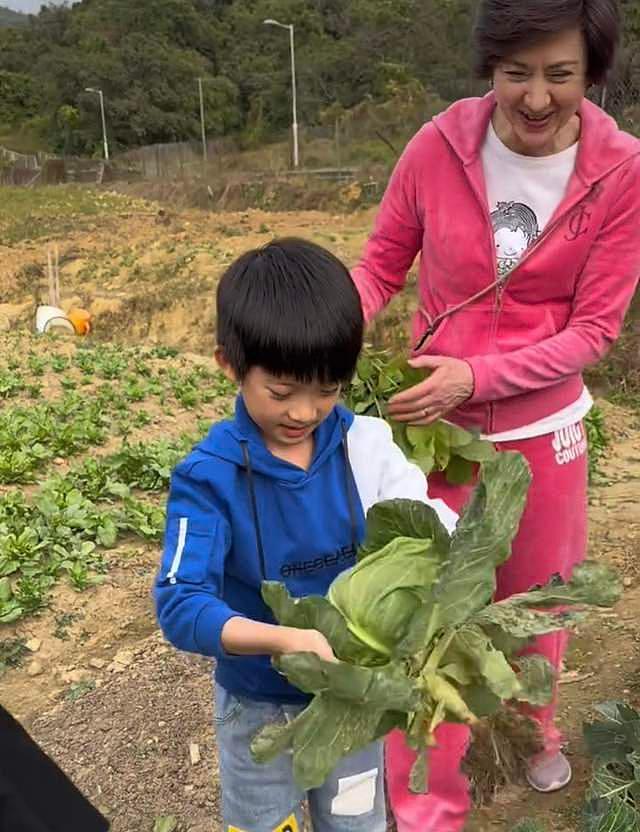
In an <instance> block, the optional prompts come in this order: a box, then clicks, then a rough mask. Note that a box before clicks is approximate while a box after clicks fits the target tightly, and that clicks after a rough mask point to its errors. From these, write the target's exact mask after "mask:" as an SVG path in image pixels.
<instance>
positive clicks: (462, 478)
mask: <svg viewBox="0 0 640 832" xmlns="http://www.w3.org/2000/svg"><path fill="white" fill-rule="evenodd" d="M473 474H474V464H473V462H469V461H468V460H466V459H463V458H462V457H461V456H458V455H457V454H456V455H454V456H452V457H451V459H450V461H449V464H448V465H447V470H446V471H445V476H446V478H447V482H448V483H449V484H450V485H466V484H467V483H469V482H471V481H472V480H473Z"/></svg>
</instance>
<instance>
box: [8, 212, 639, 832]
mask: <svg viewBox="0 0 640 832" xmlns="http://www.w3.org/2000/svg"><path fill="white" fill-rule="evenodd" d="M370 224H371V216H370V214H369V213H367V212H363V213H357V214H353V215H350V216H348V217H343V216H335V215H330V214H323V213H321V212H301V213H296V214H286V213H283V214H269V213H265V212H261V211H249V212H243V213H241V214H240V213H238V214H223V215H222V214H216V215H213V214H207V213H204V212H201V213H197V212H193V213H188V212H187V213H180V214H179V215H178V214H174V213H172V211H171V210H170V209H166V208H161V207H160V206H158V205H154V204H152V203H149V204H146V203H145V204H144V210H143V209H140V210H139V211H138V212H137V213H136V214H135V215H132V216H130V217H129V219H128V220H127V221H126V225H123V221H122V218H121V217H118V216H114V217H108V218H106V219H104V220H103V221H102V222H101V226H100V228H97V227H90V226H87V225H86V224H85V225H82V224H81V225H80V227H79V228H78V229H77V230H76V231H75V232H74V233H72V234H70V235H69V238H68V239H65V240H64V241H58V242H59V243H60V255H61V259H62V267H61V283H62V288H63V292H62V294H63V305H66V306H69V305H71V304H76V303H81V304H82V305H83V306H85V307H87V308H89V309H90V310H91V311H92V313H93V314H94V324H95V330H94V332H95V337H96V338H98V339H103V340H111V339H112V338H114V337H115V338H116V339H119V340H125V341H128V342H143V343H145V344H148V343H153V342H161V343H168V344H175V345H178V346H179V347H181V348H182V349H186V350H190V351H192V353H193V354H191V355H187V357H186V358H185V359H184V360H185V361H187V362H189V361H202V357H198V355H196V353H201V354H204V355H207V354H210V349H211V347H212V345H213V337H212V327H211V321H212V317H213V291H214V287H215V282H216V277H217V275H218V274H219V273H220V269H221V268H222V267H223V266H224V264H225V263H226V262H229V260H230V259H231V258H232V257H233V256H235V254H237V253H239V252H240V251H241V250H244V249H246V248H247V247H248V246H254V245H259V244H261V243H264V242H266V241H267V240H268V239H270V238H271V237H272V236H273V235H274V234H275V235H285V234H302V235H307V236H312V237H313V238H315V239H316V240H317V241H318V242H324V243H326V244H329V245H330V247H332V248H333V249H334V250H335V251H336V252H337V253H339V254H341V255H342V256H343V257H344V258H345V259H346V260H347V261H348V262H353V260H354V259H355V258H356V256H357V253H358V252H359V250H360V247H361V243H362V240H363V238H364V235H365V233H366V232H367V230H368V229H369V228H370ZM225 229H226V230H225ZM236 232H237V233H236ZM43 250H46V244H43V243H42V242H40V243H38V244H37V245H36V244H35V243H33V242H27V243H25V244H24V245H17V246H14V247H13V248H12V249H11V251H8V250H3V251H0V293H2V295H3V298H2V299H3V300H6V301H7V302H6V303H5V304H4V305H0V313H2V314H4V320H5V322H6V326H7V327H13V328H20V327H27V326H29V327H30V326H31V321H32V320H33V318H32V313H33V310H34V301H35V300H37V299H39V298H40V294H41V293H42V291H43V290H44V284H43V280H44V278H43V277H42V275H38V272H37V268H38V267H39V264H41V263H42V253H43ZM187 258H192V259H191V260H190V261H189V262H187V263H186V265H184V262H185V261H186V259H187ZM109 264H112V265H109ZM181 264H182V265H181ZM29 274H30V275H35V277H34V278H33V280H34V281H35V283H34V284H32V285H28V283H27V281H26V278H25V275H29ZM21 281H22V282H21ZM20 287H22V288H20ZM411 302H412V301H410V300H409V301H408V302H406V303H409V304H410V303H411ZM405 311H406V310H405V308H404V307H403V309H402V314H400V313H399V312H397V313H392V314H395V315H396V317H397V321H399V323H398V327H399V328H400V329H401V330H402V333H404V323H403V321H404V319H405ZM2 314H0V318H1V317H2ZM388 320H396V319H388ZM399 337H401V336H399ZM5 348H6V347H5ZM205 360H206V359H205ZM44 383H45V387H46V385H47V384H51V385H54V384H55V381H54V380H52V379H50V378H49V377H48V376H47V377H46V378H45V379H44ZM600 404H601V407H602V409H603V410H604V412H605V418H606V424H607V428H608V430H609V433H610V434H611V439H612V442H611V445H610V448H609V450H608V452H607V454H606V456H605V458H604V459H603V461H602V465H601V469H602V470H601V476H600V477H599V480H598V482H597V483H596V484H595V485H594V486H593V488H592V491H591V497H590V522H591V537H590V555H591V556H592V557H595V558H598V559H601V560H603V561H605V562H607V563H610V564H612V565H614V566H615V567H616V568H617V569H618V570H619V571H620V573H621V575H622V576H623V578H624V579H625V587H626V588H625V594H624V598H623V600H622V601H621V602H620V603H619V604H618V606H617V608H616V609H615V610H613V611H605V612H596V613H594V614H592V615H591V616H590V618H589V619H588V621H587V622H586V623H585V624H583V625H581V626H580V629H579V631H578V632H577V633H576V635H575V637H574V640H573V646H572V648H571V652H570V655H569V657H568V661H567V667H566V671H565V673H564V675H563V678H562V681H561V697H562V698H561V707H560V711H561V720H562V724H563V726H564V729H565V731H566V735H567V739H568V741H569V753H570V757H571V761H572V764H573V766H574V770H575V777H574V780H573V782H572V784H571V786H570V787H569V788H567V789H566V790H564V791H562V792H560V793H558V794H556V795H552V796H541V795H536V794H534V793H532V792H531V790H529V789H528V788H527V787H525V786H523V785H521V784H515V785H512V786H509V787H506V788H504V789H503V790H501V791H500V793H499V794H498V795H497V797H496V799H495V801H494V802H493V803H492V804H491V805H489V806H486V807H483V808H481V809H477V810H476V811H475V812H474V813H473V817H472V819H471V820H470V821H469V824H468V827H467V829H468V830H469V832H497V831H498V830H500V831H502V830H504V832H507V830H511V829H513V827H514V825H515V823H516V822H517V821H518V820H519V819H521V818H523V817H527V816H530V817H536V818H537V819H538V820H540V821H543V822H546V823H547V828H548V829H549V830H553V832H577V830H578V828H579V827H578V825H577V824H578V818H579V812H580V806H581V803H582V801H583V798H584V792H585V787H586V783H587V780H588V776H589V763H588V761H587V758H586V755H585V751H584V747H583V744H582V741H581V728H582V723H583V721H584V720H586V719H589V718H590V717H591V716H592V714H593V711H592V709H593V705H594V704H596V703H599V702H602V701H605V700H609V699H625V700H627V701H628V702H629V703H630V704H632V705H634V706H636V707H637V706H640V649H639V644H640V561H639V560H638V557H637V555H638V541H639V539H640V500H638V496H639V494H640V422H639V418H638V414H637V412H635V411H631V410H625V409H624V408H620V407H615V406H613V405H611V404H609V403H607V402H601V403H600ZM216 412H217V409H216V406H215V405H212V406H211V407H210V408H209V409H206V408H205V410H204V411H203V412H201V413H198V414H195V413H193V412H190V411H188V410H184V409H182V410H180V409H177V410H176V411H175V412H174V413H173V414H170V415H169V416H167V414H166V410H165V411H162V412H160V410H158V412H157V413H155V417H156V418H154V420H153V423H152V426H151V427H150V428H147V429H145V436H147V437H149V436H152V435H158V436H159V435H167V434H169V435H177V434H178V433H179V432H180V431H181V430H183V429H188V428H189V427H190V426H191V427H193V426H194V425H195V420H196V416H197V415H200V416H205V417H207V418H212V417H213V416H215V414H216ZM165 419H166V420H165ZM150 431H151V433H150ZM101 452H106V449H105V450H104V451H101ZM157 559H158V552H157V550H156V547H154V546H152V545H147V544H140V543H135V544H134V543H131V542H128V543H126V544H125V545H123V546H119V547H118V548H117V549H115V550H114V551H113V552H111V553H109V555H108V560H109V572H108V575H107V577H106V580H105V582H104V583H103V584H101V585H100V586H97V587H94V588H92V589H89V590H87V591H85V592H83V593H76V592H74V591H72V590H71V589H69V588H68V587H66V586H62V585H61V586H60V587H58V588H57V589H56V590H55V592H54V595H53V600H52V604H51V607H50V608H49V609H47V610H46V611H45V612H44V613H43V614H42V615H41V616H40V617H38V618H29V619H27V620H26V621H24V622H21V623H18V624H16V625H4V626H0V640H2V639H6V638H11V637H14V636H21V637H24V638H26V639H28V640H29V643H30V645H31V648H32V652H31V653H30V655H29V656H28V657H27V659H26V661H24V662H23V664H22V665H21V666H20V667H18V668H16V669H12V670H9V671H7V672H6V673H5V674H4V675H3V676H2V677H0V691H1V693H0V696H1V699H2V702H3V704H4V705H6V706H7V707H8V708H9V709H10V710H11V711H12V712H13V713H14V714H15V715H16V716H17V717H18V718H19V719H20V720H21V721H22V722H23V723H24V724H25V726H26V727H27V728H28V729H29V730H30V731H31V732H32V734H33V735H34V737H35V738H36V739H37V740H38V742H40V743H41V744H42V746H43V747H44V748H45V749H46V750H47V751H48V752H49V753H50V754H51V755H52V756H53V757H54V758H55V759H56V760H57V761H58V762H59V764H60V765H61V766H62V767H63V768H64V769H65V770H66V771H67V772H68V773H69V775H70V776H71V777H72V778H73V779H74V781H75V782H76V783H77V784H78V786H79V787H80V788H81V789H82V790H83V791H84V792H85V794H87V795H88V796H89V797H90V798H91V799H92V800H93V801H94V802H95V803H96V804H97V805H98V806H99V807H100V808H101V809H102V811H103V812H104V813H105V814H106V815H107V816H108V817H109V818H110V820H111V821H112V829H113V832H152V830H153V829H154V824H155V822H156V820H157V819H158V818H159V817H162V816H174V817H175V819H176V821H177V824H178V826H177V830H178V832H214V830H216V831H217V830H220V829H221V822H220V820H219V817H220V816H219V795H218V790H217V761H216V753H215V746H214V735H213V726H212V720H211V713H212V708H211V705H212V702H211V699H212V686H211V680H210V670H211V667H210V664H209V662H207V661H205V660H204V659H202V658H199V657H194V656H187V655H181V654H178V653H176V651H174V650H173V648H171V647H169V646H168V645H167V644H165V643H163V641H162V639H161V637H160V636H159V634H158V632H157V626H156V622H155V619H154V615H153V609H152V604H151V598H150V588H151V585H152V581H153V578H154V573H155V569H156V566H157Z"/></svg>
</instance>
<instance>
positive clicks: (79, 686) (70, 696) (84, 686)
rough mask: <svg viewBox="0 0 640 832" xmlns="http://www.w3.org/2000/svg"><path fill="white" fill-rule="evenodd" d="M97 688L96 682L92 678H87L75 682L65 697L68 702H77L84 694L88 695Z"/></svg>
mask: <svg viewBox="0 0 640 832" xmlns="http://www.w3.org/2000/svg"><path fill="white" fill-rule="evenodd" d="M95 689H96V683H95V682H94V681H93V680H92V679H86V680H85V681H83V682H74V684H72V685H71V687H70V688H69V690H68V691H67V692H66V693H65V695H64V698H65V699H66V700H67V702H77V701H78V699H82V697H83V696H86V695H87V694H88V693H91V691H92V690H95Z"/></svg>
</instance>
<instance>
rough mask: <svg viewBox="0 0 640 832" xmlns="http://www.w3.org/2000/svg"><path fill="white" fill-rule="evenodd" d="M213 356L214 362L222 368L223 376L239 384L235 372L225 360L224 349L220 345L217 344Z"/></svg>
mask: <svg viewBox="0 0 640 832" xmlns="http://www.w3.org/2000/svg"><path fill="white" fill-rule="evenodd" d="M214 357H215V359H216V363H217V365H218V367H220V369H221V370H222V372H223V373H224V374H225V376H226V377H227V378H228V379H229V381H232V382H233V383H234V384H240V380H239V378H238V376H237V375H236V373H235V370H234V369H233V367H232V366H231V364H229V362H228V361H227V357H226V356H225V354H224V349H223V348H222V347H221V346H217V347H216V349H215V352H214Z"/></svg>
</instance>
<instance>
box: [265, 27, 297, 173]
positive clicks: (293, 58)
mask: <svg viewBox="0 0 640 832" xmlns="http://www.w3.org/2000/svg"><path fill="white" fill-rule="evenodd" d="M263 23H264V24H265V26H279V27H280V28H281V29H288V30H289V44H290V46H291V90H292V99H293V125H292V128H293V166H294V168H297V167H298V161H299V158H298V112H297V96H296V56H295V48H294V43H293V23H279V22H278V21H277V20H273V19H271V18H269V19H267V20H264V21H263Z"/></svg>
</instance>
